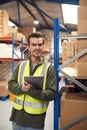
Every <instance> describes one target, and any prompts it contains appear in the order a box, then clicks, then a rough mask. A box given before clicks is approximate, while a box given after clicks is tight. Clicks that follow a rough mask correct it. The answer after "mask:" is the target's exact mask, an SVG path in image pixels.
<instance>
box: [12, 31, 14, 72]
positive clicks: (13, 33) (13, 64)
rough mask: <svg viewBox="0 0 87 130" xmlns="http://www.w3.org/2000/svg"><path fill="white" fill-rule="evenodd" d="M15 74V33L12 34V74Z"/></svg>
mask: <svg viewBox="0 0 87 130" xmlns="http://www.w3.org/2000/svg"><path fill="white" fill-rule="evenodd" d="M13 72H14V33H12V73H13Z"/></svg>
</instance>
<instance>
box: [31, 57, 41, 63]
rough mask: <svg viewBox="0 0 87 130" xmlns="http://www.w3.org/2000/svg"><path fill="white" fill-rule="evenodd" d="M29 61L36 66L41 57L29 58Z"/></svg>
mask: <svg viewBox="0 0 87 130" xmlns="http://www.w3.org/2000/svg"><path fill="white" fill-rule="evenodd" d="M31 60H32V62H33V63H34V64H37V63H39V61H40V60H41V57H39V58H38V57H31Z"/></svg>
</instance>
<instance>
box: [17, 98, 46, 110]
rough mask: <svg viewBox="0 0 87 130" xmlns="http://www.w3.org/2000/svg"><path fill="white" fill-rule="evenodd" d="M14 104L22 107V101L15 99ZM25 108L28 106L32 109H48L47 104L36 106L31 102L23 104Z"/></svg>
mask: <svg viewBox="0 0 87 130" xmlns="http://www.w3.org/2000/svg"><path fill="white" fill-rule="evenodd" d="M15 103H18V104H20V105H23V101H21V100H19V99H16V98H15ZM24 105H25V106H29V107H33V108H47V107H48V103H44V104H39V103H38V104H37V103H32V102H27V101H25V102H24Z"/></svg>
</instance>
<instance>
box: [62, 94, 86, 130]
mask: <svg viewBox="0 0 87 130" xmlns="http://www.w3.org/2000/svg"><path fill="white" fill-rule="evenodd" d="M86 114H87V94H86V93H85V94H81V93H63V95H62V97H61V101H60V128H63V127H64V126H65V125H67V124H69V123H70V122H72V121H75V119H79V118H80V117H81V116H84V115H86ZM68 130H87V120H84V121H83V122H80V123H78V124H77V125H75V126H73V127H72V128H69V129H68Z"/></svg>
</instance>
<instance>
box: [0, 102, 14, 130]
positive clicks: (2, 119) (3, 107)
mask: <svg viewBox="0 0 87 130" xmlns="http://www.w3.org/2000/svg"><path fill="white" fill-rule="evenodd" d="M11 107H12V102H10V101H9V100H6V101H1V100H0V130H12V128H11V122H10V121H9V117H10V112H11Z"/></svg>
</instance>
